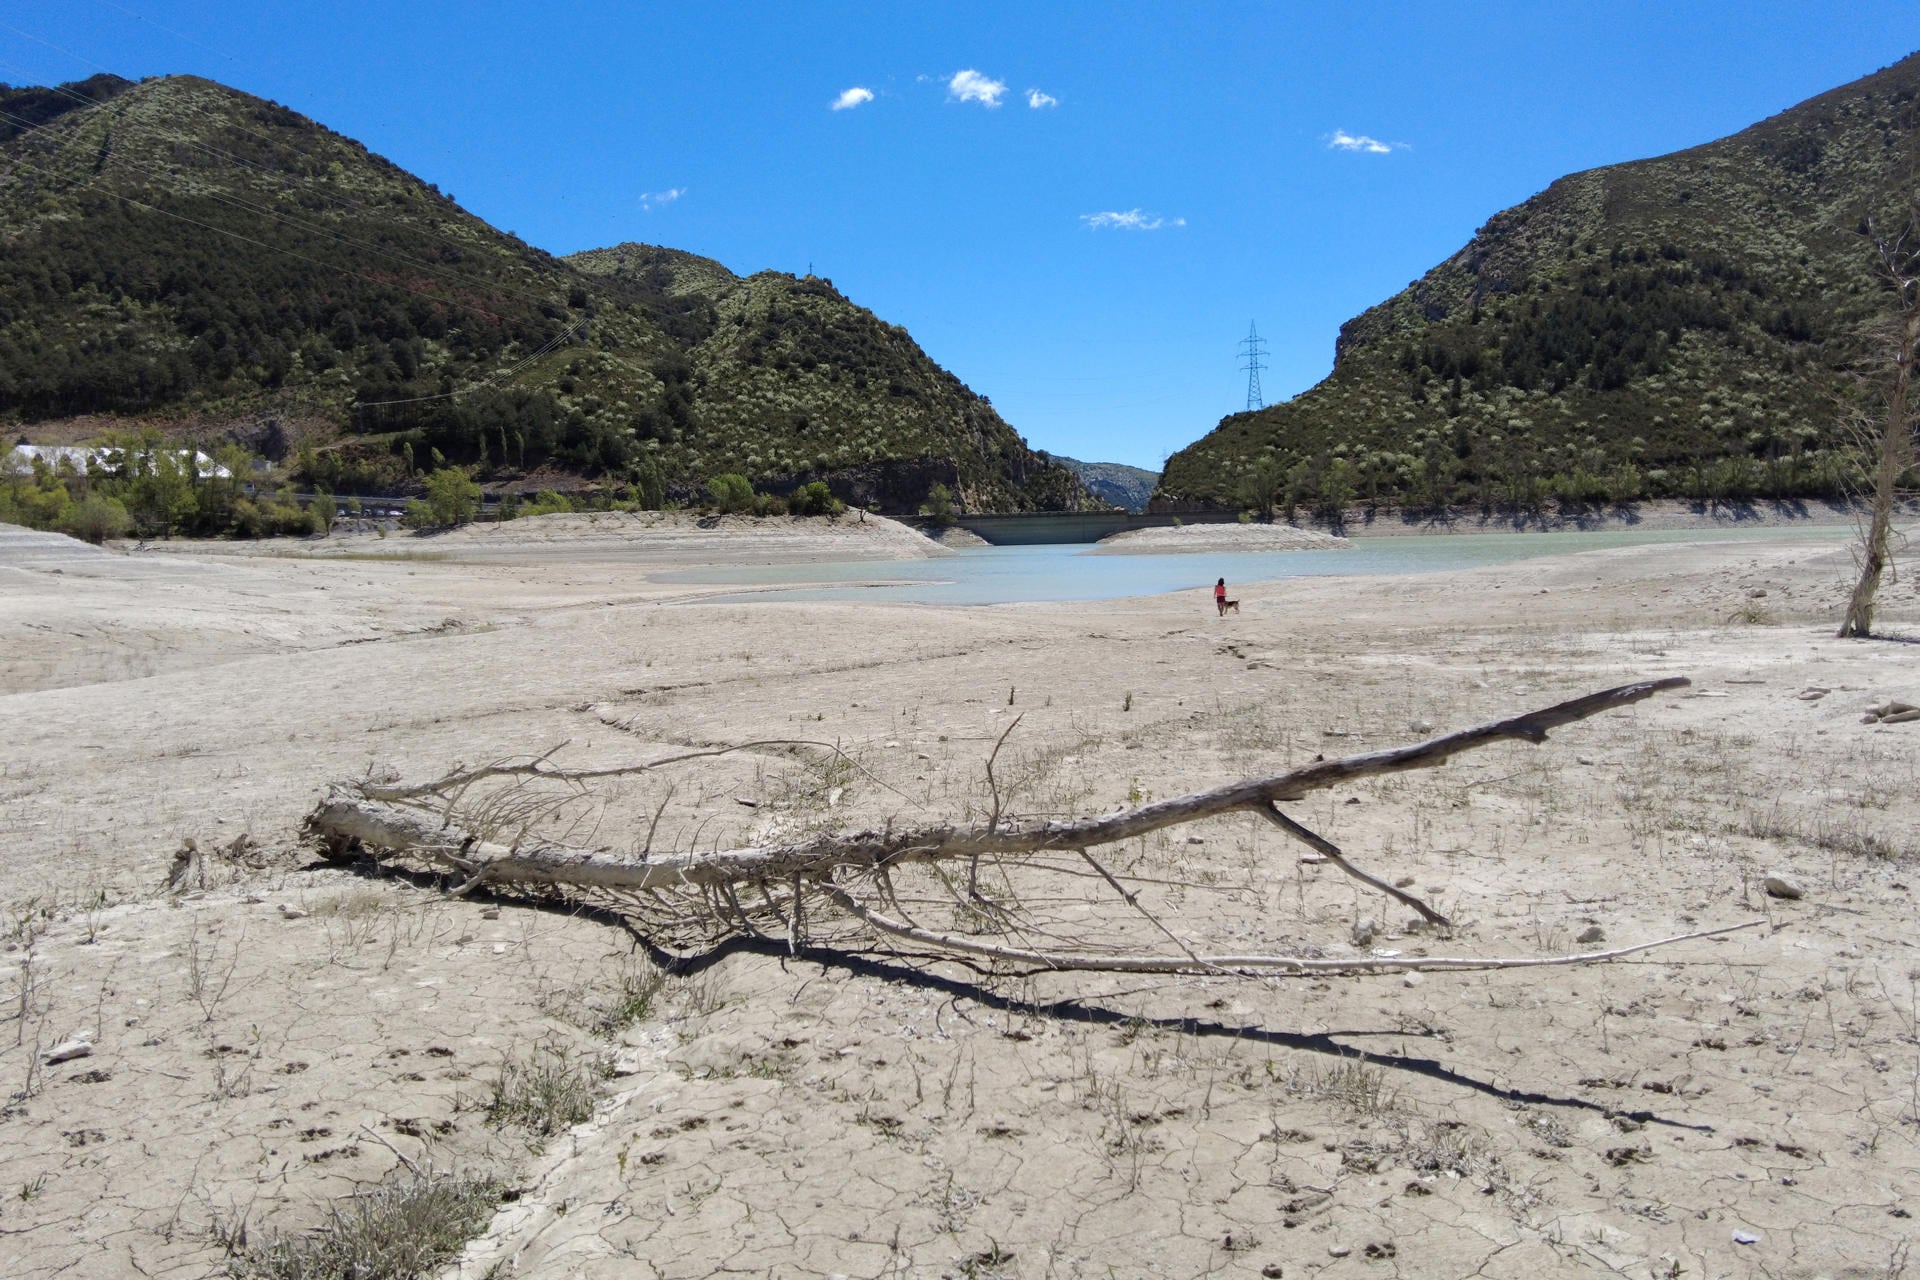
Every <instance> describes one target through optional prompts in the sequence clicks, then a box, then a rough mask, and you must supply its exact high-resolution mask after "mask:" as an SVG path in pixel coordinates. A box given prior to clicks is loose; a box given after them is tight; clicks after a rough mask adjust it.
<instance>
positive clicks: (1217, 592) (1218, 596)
mask: <svg viewBox="0 0 1920 1280" xmlns="http://www.w3.org/2000/svg"><path fill="white" fill-rule="evenodd" d="M1213 607H1214V608H1215V609H1217V610H1219V612H1220V616H1221V617H1223V618H1224V617H1226V616H1227V580H1226V579H1225V578H1221V579H1219V580H1217V581H1216V582H1215V583H1214V584H1213Z"/></svg>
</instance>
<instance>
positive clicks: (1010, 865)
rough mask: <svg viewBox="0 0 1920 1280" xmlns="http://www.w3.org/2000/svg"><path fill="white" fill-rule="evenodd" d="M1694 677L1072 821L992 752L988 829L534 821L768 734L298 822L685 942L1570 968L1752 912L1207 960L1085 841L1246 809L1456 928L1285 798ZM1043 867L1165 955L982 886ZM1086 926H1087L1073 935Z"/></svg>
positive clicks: (1257, 962) (1115, 959)
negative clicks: (666, 828)
mask: <svg viewBox="0 0 1920 1280" xmlns="http://www.w3.org/2000/svg"><path fill="white" fill-rule="evenodd" d="M1687 683H1688V682H1687V680H1686V679H1685V678H1684V677H1673V678H1669V679H1663V680H1650V681H1646V682H1643V683H1639V684H1631V685H1624V686H1622V687H1620V688H1616V689H1607V690H1604V691H1602V692H1599V693H1594V694H1589V695H1588V696H1586V697H1583V698H1576V699H1574V700H1572V701H1570V702H1563V703H1560V704H1558V705H1556V706H1551V707H1546V708H1543V709H1541V710H1537V711H1530V712H1527V713H1525V714H1522V715H1518V716H1513V717H1511V718H1509V719H1505V720H1497V721H1494V722H1492V723H1490V724H1483V725H1479V726H1477V727H1475V728H1470V729H1463V730H1460V731H1458V732H1455V733H1450V734H1445V735H1443V736H1440V737H1437V738H1432V739H1430V740H1428V741H1426V742H1421V743H1416V744H1413V745H1410V746H1404V747H1396V748H1393V749H1390V750H1386V751H1376V752H1369V753H1365V754H1361V755H1351V756H1345V757H1342V758H1340V759H1336V760H1326V759H1317V760H1315V761H1314V762H1313V763H1311V764H1308V765H1305V766H1302V767H1300V768H1296V769H1290V770H1288V771H1286V772H1284V773H1279V774H1273V775H1270V776H1267V777H1260V778H1252V779H1248V780H1245V781H1241V782H1236V783H1232V784H1229V785H1226V786H1221V787H1215V788H1212V789H1210V790H1206V791H1199V792H1194V793H1192V794H1190V795H1184V796H1179V797H1175V798H1172V799H1168V800H1161V801H1157V802H1154V803H1150V804H1144V805H1140V806H1138V807H1136V808H1132V809H1125V810H1122V811H1120V812H1117V813H1110V814H1103V815H1100V816H1096V817H1086V818H1073V819H1067V820H1056V821H1035V820H1029V819H1019V818H1014V817H1009V816H1007V815H1005V814H1003V812H1002V808H1001V797H1000V794H999V789H998V786H997V784H995V783H994V774H993V758H992V757H990V758H989V760H988V764H987V779H988V783H989V786H990V787H992V788H993V791H994V803H993V810H992V813H991V814H990V816H989V817H988V819H987V821H986V822H985V823H984V824H942V823H933V824H924V825H914V826H902V827H894V826H891V825H889V826H887V827H884V828H882V829H879V830H863V831H851V832H839V831H834V832H823V833H818V834H813V835H809V836H806V837H803V838H799V839H794V840H788V841H781V842H770V843H762V844H751V845H745V846H741V847H736V848H728V849H709V850H697V849H692V850H685V851H671V852H661V851H656V850H654V849H652V847H651V845H652V837H651V833H649V834H648V835H647V837H646V838H645V840H644V841H643V842H642V843H641V848H640V849H639V850H638V851H637V852H635V853H634V854H631V855H627V856H611V855H609V854H607V853H605V852H603V851H597V850H588V849H583V848H579V847H575V846H571V845H568V844H566V843H563V842H555V841H552V840H549V839H545V838H542V837H541V836H539V835H538V834H536V833H535V830H534V829H535V826H536V825H537V824H538V821H539V819H540V818H541V816H542V815H543V814H545V813H546V812H548V808H547V805H548V803H549V802H548V801H546V800H544V799H541V798H539V793H537V792H533V793H530V792H528V791H526V790H525V789H524V788H525V787H526V786H527V785H528V784H531V783H539V784H542V785H546V786H553V787H560V788H566V789H580V788H585V787H587V786H588V785H589V784H591V783H593V782H595V781H599V780H605V779H610V778H615V777H619V776H623V775H631V774H635V773H641V772H646V771H650V770H655V769H660V768H663V767H665V766H668V765H672V764H677V763H681V762H684V761H686V760H689V759H693V758H697V757H700V756H712V755H719V754H724V753H725V752H727V751H734V750H741V749H744V748H746V747H765V746H769V745H774V744H769V743H747V744H741V746H740V747H730V748H723V749H720V750H716V751H704V752H694V753H689V754H686V755H680V756H674V757H670V758H668V759H665V760H656V761H652V762H649V763H646V764H640V765H633V766H625V767H618V768H609V769H596V770H567V769H560V768H557V767H555V766H554V765H553V763H552V760H551V755H552V753H548V755H546V756H541V757H538V758H535V759H532V760H525V761H521V762H503V763H496V764H490V765H485V766H481V767H478V768H473V769H460V770H456V771H455V772H452V773H449V774H448V775H446V776H445V777H442V778H439V779H436V780H434V781H432V782H428V783H422V784H416V785H399V784H392V783H380V782H374V781H362V782H359V783H352V784H342V785H339V786H336V787H335V788H334V789H333V790H332V791H331V792H330V793H329V794H328V795H327V797H326V798H325V799H324V800H322V801H321V803H320V805H319V806H318V807H317V808H316V809H315V810H314V811H313V813H312V814H311V815H309V817H308V820H307V822H308V826H309V829H310V830H311V831H312V832H313V833H314V834H315V835H316V836H318V837H319V838H320V839H321V840H322V841H323V842H324V844H325V845H326V847H327V848H328V850H329V851H330V853H331V855H332V856H335V857H348V856H370V857H372V858H375V859H378V860H381V861H383V862H396V863H407V864H413V865H425V866H428V867H434V868H440V869H443V870H447V871H451V872H452V873H454V874H455V875H456V876H457V877H458V881H459V882H458V884H457V886H456V887H455V888H454V889H453V892H455V893H457V894H466V893H469V892H471V891H473V890H475V889H477V888H480V887H483V886H484V887H486V888H488V889H489V890H491V891H494V892H506V893H528V894H533V895H541V896H544V895H559V896H572V897H578V898H586V899H590V900H597V901H600V902H604V903H608V904H611V905H613V906H614V907H616V909H618V910H620V911H622V912H624V913H626V914H628V915H630V916H633V917H635V918H637V919H638V920H640V921H641V922H643V923H644V924H648V925H651V926H652V927H654V928H656V929H660V930H665V931H674V932H678V933H680V934H682V935H684V933H685V931H687V930H693V931H695V932H704V933H705V934H707V935H708V936H709V937H713V936H716V935H720V934H725V933H728V932H732V931H736V930H737V931H744V932H746V933H749V934H753V935H755V936H759V937H769V936H771V937H776V938H784V939H785V941H786V943H787V945H788V946H789V947H790V948H795V949H797V948H798V947H799V946H800V945H801V944H802V943H803V942H805V941H806V940H807V939H809V938H810V937H818V936H820V932H821V930H823V929H835V928H837V929H839V930H841V931H843V932H845V933H846V934H847V935H848V936H849V937H864V938H865V940H866V942H867V943H871V942H872V941H873V939H874V937H875V936H876V935H877V936H880V937H886V938H892V939H899V940H901V941H905V942H910V943H913V944H914V945H916V946H918V947H922V948H926V949H929V950H932V951H935V952H939V953H945V954H950V955H955V956H964V957H970V958H972V959H975V960H984V961H987V962H993V963H1005V964H1009V965H1015V966H1026V967H1030V968H1036V969H1055V970H1064V969H1096V970H1108V971H1122V972H1136V973H1138V972H1151V973H1191V974H1256V973H1258V974H1283V975H1284V974H1305V973H1324V972H1368V971H1373V972H1378V971H1395V970H1436V969H1492V968H1518V967H1528V966H1536V965H1557V964H1580V963H1587V962H1592V961H1598V960H1608V959H1612V958H1615V957H1618V956H1624V955H1628V954H1631V953H1633V952H1637V951H1644V950H1647V949H1649V948H1651V947H1658V946H1664V945H1667V944H1669V943H1673V942H1680V941H1685V940H1687V939H1692V938H1704V937H1712V936H1714V935H1716V934H1720V933H1727V932H1730V931H1732V930H1734V929H1744V928H1749V927H1752V925H1753V924H1757V923H1758V921H1749V922H1746V923H1742V924H1735V925H1730V926H1726V927H1723V928H1718V929H1708V930H1702V931H1696V932H1692V933H1686V934H1681V935H1678V936H1675V937H1667V938H1660V939H1655V940H1652V941H1647V942H1641V943H1637V944H1634V945H1630V946H1623V947H1616V948H1613V949H1610V950H1604V951H1592V952H1583V953H1577V954H1570V955H1557V956H1545V957H1517V958H1499V957H1491V958H1490V957H1481V956H1429V955H1422V956H1406V955H1401V954H1385V955H1382V954H1372V953H1369V954H1357V955H1346V954H1343V955H1328V954H1304V953H1303V954H1285V955H1259V954H1255V955H1240V954H1203V953H1201V952H1200V951H1198V950H1196V949H1195V948H1193V947H1191V946H1189V945H1188V944H1187V942H1186V941H1185V940H1183V939H1182V938H1180V937H1178V936H1177V935H1176V934H1175V933H1174V932H1173V931H1172V930H1170V929H1168V928H1167V927H1166V926H1165V924H1163V923H1162V922H1161V921H1160V920H1159V919H1158V918H1157V917H1155V916H1153V915H1152V914H1151V913H1149V912H1148V911H1147V910H1146V909H1145V908H1144V907H1142V906H1141V904H1140V901H1139V896H1138V893H1137V892H1136V891H1134V890H1130V889H1129V888H1127V886H1126V884H1125V883H1123V881H1125V880H1127V879H1128V878H1129V877H1127V876H1125V875H1116V874H1115V873H1114V872H1113V871H1112V870H1111V869H1110V868H1109V867H1108V866H1107V865H1106V864H1105V863H1103V862H1101V861H1100V860H1098V859H1097V858H1095V856H1094V854H1093V853H1092V851H1093V850H1095V849H1103V848H1111V847H1112V846H1115V845H1118V844H1120V843H1121V842H1125V841H1130V840H1135V839H1137V838H1139V837H1142V836H1145V835H1148V834H1151V833H1153V832H1157V831H1162V830H1166V829H1168V828H1171V827H1175V826H1178V825H1180V824H1183V823H1189V822H1194V821H1197V820H1200V819H1204V818H1215V817H1220V816H1223V815H1229V814H1235V813H1250V814H1254V815H1256V816H1258V817H1259V818H1261V819H1262V820H1264V821H1265V822H1267V823H1269V824H1271V825H1272V826H1274V827H1275V828H1276V829H1278V830H1279V831H1281V832H1282V833H1284V834H1285V835H1287V836H1289V837H1291V838H1292V839H1294V840H1297V841H1299V842H1301V843H1302V844H1305V845H1306V846H1307V847H1308V848H1310V849H1312V850H1313V851H1314V852H1315V853H1316V854H1318V855H1320V856H1321V857H1323V858H1325V859H1326V860H1327V861H1329V862H1331V863H1332V864H1333V865H1334V866H1336V867H1337V868H1338V869H1339V870H1341V871H1342V872H1344V873H1345V874H1347V875H1349V876H1352V877H1353V878H1354V879H1356V880H1357V881H1359V882H1361V883H1363V884H1365V885H1367V886H1369V887H1370V888H1372V889H1374V890H1377V891H1378V892H1380V893H1382V894H1384V895H1386V896H1388V897H1390V898H1392V899H1394V900H1396V901H1398V902H1400V903H1401V904H1403V905H1404V906H1406V907H1408V908H1410V909H1411V910H1413V911H1415V912H1417V913H1418V914H1419V915H1420V916H1421V917H1422V918H1423V920H1425V921H1426V922H1428V923H1429V924H1430V925H1432V926H1435V927H1438V928H1439V929H1441V930H1445V929H1447V928H1448V927H1449V926H1450V925H1451V921H1449V920H1448V919H1447V917H1446V916H1445V915H1443V914H1442V913H1441V912H1440V911H1438V910H1437V909H1435V908H1434V907H1433V906H1432V905H1431V904H1429V903H1427V902H1426V901H1424V900H1423V899H1421V898H1419V897H1417V896H1416V895H1414V894H1412V893H1410V892H1408V891H1406V890H1405V889H1402V888H1399V887H1396V886H1395V885H1393V884H1390V883H1388V882H1387V881H1385V880H1382V879H1379V878H1377V877H1375V876H1373V875H1370V874H1368V873H1367V872H1366V871H1364V870H1362V869H1361V868H1359V867H1358V866H1356V865H1354V863H1353V861H1352V860H1351V859H1350V858H1348V857H1347V855H1346V854H1345V853H1344V852H1343V851H1342V850H1341V849H1340V848H1339V847H1338V846H1336V845H1335V844H1333V843H1332V842H1331V841H1329V840H1326V839H1324V838H1323V837H1321V836H1319V835H1318V834H1316V833H1314V832H1313V831H1311V830H1309V829H1308V828H1307V827H1305V826H1303V825H1302V824H1301V823H1299V822H1298V821H1296V820H1295V819H1293V818H1291V817H1289V816H1288V815H1287V814H1285V813H1283V812H1282V811H1281V808H1280V806H1281V805H1283V804H1286V803H1288V802H1293V801H1299V800H1302V799H1304V798H1305V797H1307V796H1309V795H1311V794H1312V793H1314V792H1317V791H1320V790H1323V789H1326V788H1329V787H1333V786H1337V785H1339V784H1342V783H1347V782H1352V781H1355V780H1357V779H1360V778H1367V777H1372V776H1375V775H1378V774H1386V773H1397V772H1404V771H1408V770H1414V769H1424V768H1429V767H1431V766H1434V765H1438V764H1441V763H1443V762H1445V761H1446V760H1448V759H1449V758H1451V757H1452V756H1455V755H1457V754H1459V753H1461V752H1464V751H1470V750H1472V749H1474V748H1476V747H1481V746H1485V745H1487V744H1489V743H1494V742H1500V741H1506V740H1519V741H1524V742H1532V743H1540V742H1543V741H1545V740H1546V737H1547V733H1548V731H1549V730H1551V729H1555V728H1558V727H1560V726H1562V725H1567V724H1571V723H1573V722H1574V721H1577V720H1583V719H1585V718H1587V717H1588V716H1592V715H1596V714H1598V713H1600V712H1604V711H1611V710H1614V709H1617V708H1620V707H1624V706H1627V705H1630V704H1632V703H1635V702H1638V701H1640V700H1641V699H1643V698H1646V697H1649V696H1651V695H1653V694H1655V693H1658V692H1660V691H1662V690H1666V689H1673V688H1678V687H1681V686H1684V685H1686V684H1687ZM1008 732H1011V726H1010V727H1009V730H1008ZM1005 741H1006V735H1005V734H1003V735H1002V736H1001V739H1000V743H999V744H996V746H995V748H994V756H995V757H997V755H998V753H999V749H1000V745H1002V744H1004V743H1005ZM781 745H792V744H781ZM814 745H819V744H814ZM501 783H505V784H507V789H506V790H504V791H502V792H497V793H494V794H493V795H492V796H491V798H481V799H474V798H473V797H475V796H476V795H481V794H482V793H483V792H484V789H485V788H486V787H487V786H488V785H490V784H494V785H497V784H501ZM576 793H577V792H576ZM663 807H664V802H663ZM657 821H658V814H657V813H656V815H655V822H656V824H657ZM1036 867H1038V868H1043V869H1047V870H1051V871H1052V872H1054V873H1056V874H1059V873H1073V874H1077V875H1079V876H1080V877H1082V879H1083V881H1084V882H1085V883H1088V884H1091V885H1094V886H1096V887H1100V888H1101V891H1102V892H1105V891H1106V890H1107V889H1110V890H1111V891H1112V892H1113V893H1114V894H1115V895H1116V897H1117V900H1118V901H1119V902H1120V903H1122V904H1123V905H1124V907H1125V908H1126V909H1127V911H1128V912H1129V914H1130V915H1132V916H1133V917H1134V918H1135V920H1136V922H1137V921H1140V920H1144V921H1145V922H1146V926H1147V927H1148V928H1149V929H1150V930H1151V931H1152V932H1153V933H1155V934H1156V935H1157V936H1159V937H1160V938H1162V939H1163V940H1164V941H1165V943H1167V944H1170V947H1171V949H1170V950H1163V951H1157V952H1156V951H1147V952H1143V951H1139V950H1135V949H1131V948H1127V947H1120V946H1115V945H1112V942H1111V939H1110V938H1102V937H1100V935H1099V934H1098V932H1096V933H1095V936H1094V938H1093V939H1092V940H1091V941H1089V940H1088V939H1086V938H1085V937H1084V936H1082V937H1080V938H1077V939H1068V938H1064V937H1063V936H1061V933H1060V931H1059V930H1057V929H1054V928H1051V927H1048V926H1047V925H1036V924H1034V923H1033V922H1032V920H1031V919H1030V918H1029V910H1028V909H1029V908H1030V906H1031V905H1032V904H1031V902H1030V901H1028V900H1026V899H1023V897H1022V895H1021V893H1020V892H1019V891H1018V890H1016V889H1012V888H1009V890H1008V891H1007V892H1005V893H1003V894H1001V895H1000V896H999V897H994V896H992V895H990V894H989V893H987V892H984V891H983V890H982V889H981V887H980V886H981V883H982V880H983V868H984V869H985V871H986V873H987V877H988V878H989V879H991V881H992V883H994V884H1002V883H1005V884H1008V885H1009V886H1010V885H1011V879H1010V873H1011V872H1014V871H1027V870H1032V869H1034V868H1036ZM916 874H917V875H919V876H920V877H921V878H922V880H923V881H924V882H925V883H924V884H922V885H920V886H917V887H916V888H915V889H914V890H911V891H910V890H908V889H907V888H905V887H903V880H904V879H905V878H906V877H907V876H909V875H916ZM936 903H937V904H940V906H941V907H942V908H944V910H943V912H942V914H943V920H942V921H941V922H938V923H930V922H927V921H923V920H921V919H919V918H917V914H916V913H921V912H930V911H931V910H932V904H936ZM829 922H832V923H831V924H829ZM1081 932H1082V934H1083V935H1084V933H1085V930H1084V929H1083V930H1081ZM856 945H858V944H856Z"/></svg>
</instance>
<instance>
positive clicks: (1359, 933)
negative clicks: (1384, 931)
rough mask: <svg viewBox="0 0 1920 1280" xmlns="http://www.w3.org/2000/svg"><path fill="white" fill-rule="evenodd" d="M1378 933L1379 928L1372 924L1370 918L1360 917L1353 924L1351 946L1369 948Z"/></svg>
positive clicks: (1372, 921)
mask: <svg viewBox="0 0 1920 1280" xmlns="http://www.w3.org/2000/svg"><path fill="white" fill-rule="evenodd" d="M1379 932H1380V926H1379V925H1378V924H1376V923H1375V922H1374V919H1373V917H1372V916H1361V917H1360V918H1359V919H1358V920H1355V921H1354V922H1353V945H1354V946H1356V947H1370V946H1372V945H1373V939H1374V936H1375V935H1376V934H1378V933H1379Z"/></svg>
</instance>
